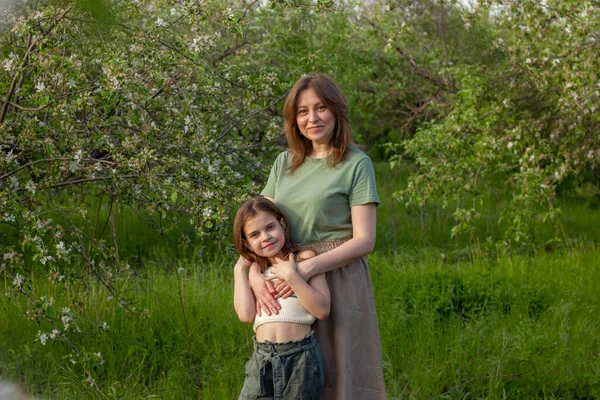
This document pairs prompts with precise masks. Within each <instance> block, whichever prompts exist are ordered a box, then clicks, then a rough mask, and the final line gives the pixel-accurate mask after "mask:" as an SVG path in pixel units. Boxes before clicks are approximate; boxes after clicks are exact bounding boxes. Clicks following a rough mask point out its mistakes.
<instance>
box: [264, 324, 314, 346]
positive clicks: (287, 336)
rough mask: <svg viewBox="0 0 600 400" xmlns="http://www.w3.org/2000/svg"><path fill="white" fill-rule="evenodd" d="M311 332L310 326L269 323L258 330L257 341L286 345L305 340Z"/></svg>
mask: <svg viewBox="0 0 600 400" xmlns="http://www.w3.org/2000/svg"><path fill="white" fill-rule="evenodd" d="M310 331H311V326H310V325H304V324H295V323H291V322H269V323H267V324H263V325H261V326H259V327H258V328H256V340H257V341H259V342H266V341H269V342H273V343H285V342H291V341H296V340H301V339H304V338H305V337H306V335H308V334H309V333H310Z"/></svg>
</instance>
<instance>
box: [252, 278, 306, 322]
mask: <svg viewBox="0 0 600 400" xmlns="http://www.w3.org/2000/svg"><path fill="white" fill-rule="evenodd" d="M264 275H265V276H270V275H271V267H268V268H267V269H265V272H264ZM272 282H273V283H275V282H277V279H275V280H273V281H272ZM277 302H278V303H279V305H280V306H281V310H279V313H278V314H272V315H267V314H266V313H264V312H263V313H261V314H262V315H261V316H260V317H259V316H258V315H257V316H256V317H254V331H255V332H256V328H258V327H259V326H261V325H263V324H268V323H270V322H292V323H296V324H302V325H312V324H313V322H315V320H316V319H317V318H316V317H315V316H314V315H312V314H311V313H309V312H308V311H306V308H304V307H302V304H300V301H298V298H297V297H296V295H292V296H290V297H288V298H287V299H277Z"/></svg>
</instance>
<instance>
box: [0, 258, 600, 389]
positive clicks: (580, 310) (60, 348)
mask: <svg viewBox="0 0 600 400" xmlns="http://www.w3.org/2000/svg"><path fill="white" fill-rule="evenodd" d="M369 261H370V269H371V274H372V279H373V285H374V288H375V297H376V301H377V308H378V314H379V321H380V329H381V337H382V345H383V356H384V369H385V379H386V384H387V388H388V391H389V395H390V398H395V399H400V398H417V399H429V398H598V397H599V396H600V375H599V374H598V372H599V371H600V358H599V353H598V349H599V348H600V347H599V346H600V313H599V312H598V311H599V309H600V297H599V296H597V294H596V293H597V288H596V282H598V281H599V280H600V250H597V249H588V250H586V251H583V250H582V251H580V252H574V253H570V254H569V253H553V254H539V255H537V256H535V257H533V258H527V257H512V258H502V259H499V260H497V261H496V262H491V261H486V260H479V261H475V262H473V263H471V262H462V263H455V264H447V263H445V262H443V261H442V260H441V259H439V258H437V257H435V258H434V257H433V256H429V257H425V259H422V260H420V261H418V262H415V261H414V260H413V259H412V257H405V256H402V255H384V254H381V253H375V254H373V255H372V256H370V259H369ZM34 282H35V285H36V286H38V287H37V289H38V290H41V291H43V292H45V293H46V295H47V296H53V297H54V298H55V302H56V307H63V306H70V307H82V306H84V307H85V308H86V309H87V310H94V312H93V315H89V316H88V317H89V318H88V319H89V320H91V321H92V323H91V324H90V325H85V323H84V322H83V321H81V322H80V324H81V325H80V327H81V330H82V333H81V334H80V335H75V336H74V338H73V340H74V341H76V343H77V345H78V346H79V347H80V348H83V349H88V350H90V351H93V352H100V353H101V354H102V357H103V358H104V360H105V364H104V365H103V368H102V370H97V371H96V376H95V378H96V381H97V383H98V384H99V387H100V388H101V390H102V393H103V394H100V395H98V394H97V393H96V394H95V393H94V392H93V390H92V389H91V388H90V385H89V383H88V382H85V381H84V379H83V375H82V374H81V367H80V365H78V364H72V363H71V362H70V361H69V359H68V357H67V358H65V357H66V355H67V354H68V351H69V349H68V348H67V346H66V345H65V344H64V343H61V342H58V341H57V342H52V341H51V340H49V341H48V342H47V344H46V345H45V346H42V345H41V344H40V343H39V342H35V336H36V332H37V329H38V327H37V326H35V325H34V324H32V323H30V322H29V321H26V320H25V319H24V318H23V314H24V311H25V308H26V304H25V303H24V301H23V300H22V299H19V298H10V299H7V298H3V299H2V300H1V306H0V340H1V341H2V346H0V376H1V377H3V378H8V379H12V380H18V381H20V382H21V383H22V384H23V385H24V386H25V387H27V388H28V389H29V390H30V391H32V392H35V393H38V394H41V395H43V396H44V397H46V398H55V399H75V398H77V399H79V398H97V397H100V398H122V399H138V398H139V399H146V398H160V399H185V398H199V399H232V398H235V397H236V395H237V394H238V392H239V390H240V388H241V384H242V380H243V375H244V374H243V371H244V369H243V368H244V363H245V361H246V359H247V358H248V357H249V355H250V353H251V351H252V348H251V335H252V332H251V329H250V327H249V326H246V325H244V324H242V323H241V322H239V321H238V320H237V319H236V317H235V313H234V312H233V306H232V287H233V282H232V277H231V266H230V265H229V263H217V262H213V263H211V264H205V265H196V264H195V265H190V264H183V263H182V264H180V266H179V267H178V268H177V270H176V271H175V272H174V273H169V272H165V271H159V270H158V269H148V270H147V273H145V274H143V277H142V278H136V279H135V281H130V282H123V284H127V285H131V289H132V295H134V296H135V300H136V302H135V307H136V309H135V311H134V313H127V312H125V310H124V309H123V308H121V307H120V306H119V305H118V304H116V302H115V300H111V299H110V297H109V296H108V294H107V293H106V292H105V291H104V290H103V289H102V288H100V287H94V288H93V289H92V290H91V291H90V295H89V296H88V297H87V298H86V300H85V302H86V304H82V305H77V304H66V303H65V299H64V298H63V297H61V293H62V292H61V290H60V288H57V287H53V286H51V285H49V284H48V283H47V282H46V281H45V280H43V279H38V278H36V279H35V280H34ZM104 322H106V323H107V325H108V326H109V329H108V330H107V331H105V332H104V333H94V334H88V333H86V332H91V330H92V328H93V326H92V325H101V324H103V323H104ZM40 328H41V329H44V328H47V327H44V326H41V327H40ZM96 331H97V330H96Z"/></svg>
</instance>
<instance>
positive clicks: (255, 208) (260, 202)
mask: <svg viewBox="0 0 600 400" xmlns="http://www.w3.org/2000/svg"><path fill="white" fill-rule="evenodd" d="M260 212H266V213H268V214H271V215H272V216H273V217H275V219H276V220H277V222H278V223H280V221H281V219H282V218H283V219H284V220H285V216H284V215H283V213H282V212H281V210H280V209H279V207H277V206H276V205H275V203H273V202H272V201H271V200H269V199H266V198H264V197H262V196H257V197H254V198H252V199H250V200H248V201H247V202H245V203H244V204H242V206H241V207H240V208H239V209H238V210H237V213H236V214H235V219H234V220H233V241H234V242H235V248H236V249H237V251H238V253H240V255H241V256H242V257H244V258H245V259H246V260H248V261H252V262H255V263H256V264H258V265H259V266H260V269H261V270H262V271H264V270H265V269H266V268H267V267H268V266H269V259H268V258H266V257H260V256H258V255H257V254H256V253H254V252H253V251H252V250H251V249H250V247H249V246H248V245H247V242H246V235H245V234H244V225H245V224H246V221H248V220H249V219H250V218H254V217H255V216H257V215H258V213H260ZM283 231H284V238H285V243H284V245H283V247H282V248H281V252H282V253H283V254H284V257H287V256H288V255H289V254H290V253H291V252H294V251H296V247H295V246H294V245H293V244H292V236H291V234H290V224H288V223H287V221H286V223H285V226H284V227H283Z"/></svg>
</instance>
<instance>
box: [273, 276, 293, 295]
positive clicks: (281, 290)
mask: <svg viewBox="0 0 600 400" xmlns="http://www.w3.org/2000/svg"><path fill="white" fill-rule="evenodd" d="M293 293H294V290H292V287H291V286H290V285H289V284H288V283H287V282H286V281H284V280H281V279H280V280H278V281H277V282H275V298H276V299H279V298H281V299H287V298H288V297H290V296H291V295H292V294H293Z"/></svg>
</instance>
